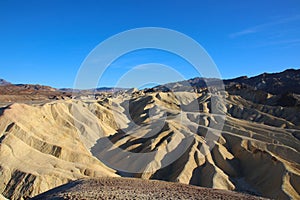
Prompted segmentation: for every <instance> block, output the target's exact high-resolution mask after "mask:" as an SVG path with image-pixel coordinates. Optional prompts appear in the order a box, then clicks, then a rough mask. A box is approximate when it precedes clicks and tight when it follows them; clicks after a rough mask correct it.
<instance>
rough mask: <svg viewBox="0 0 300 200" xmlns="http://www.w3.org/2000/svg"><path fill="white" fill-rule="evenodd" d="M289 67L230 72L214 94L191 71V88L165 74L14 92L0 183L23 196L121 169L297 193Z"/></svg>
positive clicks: (299, 139) (266, 193)
mask: <svg viewBox="0 0 300 200" xmlns="http://www.w3.org/2000/svg"><path fill="white" fill-rule="evenodd" d="M274 76H275V78H274ZM280 77H284V78H280ZM299 77H300V72H299V70H298V71H295V70H294V71H286V72H283V73H282V74H280V75H278V74H275V75H272V74H271V75H270V74H269V75H264V76H261V77H258V78H257V77H256V78H255V77H254V79H253V81H249V84H247V80H248V79H247V78H242V79H237V80H236V81H231V82H228V83H226V91H224V92H223V93H222V94H221V93H210V92H209V91H208V89H207V88H206V87H205V85H203V84H202V82H201V79H193V80H190V83H189V84H191V85H192V90H189V89H190V88H188V89H180V88H184V87H185V86H184V83H174V84H170V85H168V87H167V89H166V86H164V87H156V88H153V89H149V90H142V91H138V90H130V91H127V92H124V91H119V92H118V93H115V94H109V93H105V94H103V95H99V96H97V97H96V98H95V97H94V98H91V97H84V98H83V97H80V98H76V99H74V98H73V99H71V96H68V98H58V99H59V100H53V99H51V98H52V97H51V98H48V99H47V100H46V101H42V102H40V100H41V99H39V101H37V102H35V103H32V102H33V100H31V101H30V103H28V102H24V101H21V100H20V99H18V98H21V97H18V98H17V99H16V100H15V101H14V103H9V102H6V103H5V104H3V106H2V107H1V109H0V193H1V194H2V195H3V196H4V197H6V198H10V199H26V198H28V197H34V196H36V195H38V194H41V193H43V192H45V191H47V190H49V189H52V188H55V187H57V186H60V185H62V184H65V183H69V182H70V181H73V180H78V179H80V181H79V182H75V183H82V184H78V185H77V186H76V187H81V186H80V185H82V187H86V185H89V184H94V183H98V182H99V183H101V182H102V180H105V179H96V180H91V181H83V180H82V178H99V177H120V176H123V177H136V178H143V179H157V180H165V181H169V182H179V183H184V184H190V185H194V186H201V187H206V188H214V189H223V190H233V191H238V192H243V193H248V194H254V195H257V196H262V197H268V198H274V199H300V195H299V194H300V187H299V186H300V153H299V152H300V107H299V105H300V104H299V93H298V92H297V90H296V89H295V90H293V87H297V88H298V86H299V85H300V81H299ZM268 80H271V81H272V85H273V86H274V88H275V89H276V88H277V90H279V89H278V88H281V89H283V88H285V87H284V85H285V82H287V81H288V82H289V81H291V80H294V81H296V83H298V85H297V84H296V86H291V85H289V91H288V92H287V93H282V91H280V92H277V93H276V92H273V90H275V89H274V88H273V89H272V90H267V89H268V88H267V89H266V85H268ZM250 83H251V84H252V85H251V84H250ZM275 83H276V84H275ZM294 83H295V82H294ZM255 84H256V85H255ZM1 87H3V88H2V89H3V90H5V91H7V89H5V88H4V87H7V86H6V85H4V86H1ZM10 87H15V86H11V85H10ZM22 88H23V85H22ZM38 88H39V87H38ZM42 88H43V89H42V90H43V94H44V93H45V90H47V92H46V93H47V95H49V94H51V92H50V91H49V90H48V89H47V88H44V87H42ZM51 90H52V89H51ZM32 91H35V92H37V91H36V88H33V89H32V86H30V92H32ZM293 91H295V92H293ZM54 92H55V94H56V93H57V92H58V91H57V90H55V91H54ZM271 92H272V93H271ZM59 94H60V95H61V93H59ZM6 95H8V96H5V98H7V97H9V98H8V99H10V98H13V96H9V95H10V94H7V93H6ZM12 95H17V94H15V93H13V94H12ZM37 95H39V94H38V92H37ZM223 95H224V97H225V98H224V99H219V98H216V97H218V96H223ZM29 97H30V95H29V96H28V95H27V94H26V100H28V98H29ZM43 98H46V97H45V96H43ZM213 107H215V110H213V109H212V108H213ZM220 127H221V129H220ZM219 129H220V130H219ZM124 152H125V154H124ZM139 155H144V156H139ZM145 155H149V157H150V158H151V159H148V160H147V159H146V160H145V159H144V158H145ZM149 157H148V158H149ZM172 159H173V160H172ZM99 180H100V181H99ZM106 180H110V179H106ZM124 181H128V180H127V179H124ZM135 182H136V181H132V180H130V181H129V182H128V183H130V184H133V187H135V185H136V184H138V182H137V183H135ZM103 183H107V184H108V186H107V187H113V186H109V184H110V181H104V182H103ZM111 183H114V182H113V181H112V182H111ZM152 183H157V182H149V184H152ZM124 184H125V183H124ZM104 185H105V184H104ZM125 185H126V184H125ZM167 185H168V184H167ZM71 186H72V187H73V186H74V183H73V184H71ZM169 186H170V187H171V188H173V187H174V188H177V187H181V186H180V185H179V186H175V185H174V186H173V185H168V187H169ZM72 187H71V188H72ZM76 187H75V188H76ZM105 187H106V186H105ZM128 187H131V186H130V185H129V186H128ZM162 187H164V186H162ZM71 188H69V189H68V190H66V191H73V192H74V191H75V190H72V189H71ZM120 188H121V190H122V187H120ZM187 188H193V189H192V191H193V192H195V191H198V189H195V190H194V188H195V187H187ZM145 189H147V188H145ZM199 190H201V192H207V194H211V195H219V193H218V192H216V193H215V194H213V193H211V191H213V190H205V189H199ZM82 192H83V191H82ZM91 192H92V191H91ZM124 192H125V191H124ZM153 192H154V193H155V191H153ZM193 192H192V194H193ZM198 192H199V191H198ZM201 192H200V193H201ZM87 193H88V194H86V195H89V194H90V192H88V191H87ZM125 193H126V192H125ZM221 193H222V194H225V196H226V195H227V194H228V195H236V193H227V192H221ZM61 194H62V195H64V194H65V193H61ZM106 194H107V195H112V194H109V192H107V193H106ZM155 194H157V195H159V193H155ZM164 194H165V193H164ZM197 194H198V193H197ZM76 195H77V194H76ZM165 195H168V194H165ZM128 198H130V197H128ZM175 198H176V197H175ZM193 198H194V196H193ZM195 198H197V197H196V196H195ZM224 198H226V197H224ZM249 198H250V197H249ZM251 198H252V197H251ZM253 198H254V197H253ZM209 199H210V198H209Z"/></svg>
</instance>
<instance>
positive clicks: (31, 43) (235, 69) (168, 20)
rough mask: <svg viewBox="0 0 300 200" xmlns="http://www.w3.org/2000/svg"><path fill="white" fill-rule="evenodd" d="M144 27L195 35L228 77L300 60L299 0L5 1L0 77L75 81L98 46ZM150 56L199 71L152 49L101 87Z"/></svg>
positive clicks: (123, 61)
mask: <svg viewBox="0 0 300 200" xmlns="http://www.w3.org/2000/svg"><path fill="white" fill-rule="evenodd" d="M139 27H164V28H169V29H173V30H176V31H179V32H182V33H184V34H186V35H188V36H190V37H191V38H193V39H195V40H196V41H197V42H198V43H200V44H201V45H202V46H203V47H204V48H205V49H206V51H207V52H208V53H209V55H210V56H211V57H212V59H213V60H214V62H215V63H216V65H217V66H218V69H219V71H220V73H221V75H222V77H223V78H231V77H237V76H241V75H248V76H253V75H257V74H259V73H262V72H278V71H282V70H284V69H287V68H299V66H300V55H299V54H300V1H299V0H281V1H278V0H226V1H222V0H206V1H202V0H193V1H192V0H180V1H179V0H95V1H92V0H82V1H80V0H72V1H71V0H36V1H31V0H26V1H24V0H20V1H15V0H1V1H0V69H1V70H0V78H4V79H6V80H7V81H10V82H13V83H39V84H44V85H50V86H53V87H58V88H62V87H72V86H73V83H74V79H75V78H76V74H77V71H78V69H79V67H80V65H81V63H82V62H83V60H84V59H85V57H86V56H87V55H88V54H89V52H90V51H91V50H93V49H94V48H95V47H96V46H97V45H98V44H99V43H100V42H102V41H104V40H105V39H107V38H108V37H110V36H113V35H115V34H117V33H119V32H122V31H126V30H128V29H133V28H139ZM151 62H154V63H161V64H164V65H172V67H174V68H176V69H178V70H179V71H180V73H181V74H182V76H183V77H184V78H192V77H194V76H196V75H197V74H196V73H195V72H194V71H193V69H192V67H190V66H188V63H186V62H185V61H184V60H182V59H180V58H178V57H176V56H174V55H169V54H168V53H166V52H160V51H155V50H146V51H140V52H133V53H131V54H129V55H126V56H123V57H122V58H120V59H118V60H117V61H116V62H115V63H114V66H112V67H111V68H110V69H109V70H108V71H107V72H106V75H107V76H105V77H103V80H102V82H101V84H100V85H99V86H113V85H115V83H116V81H118V80H119V79H120V77H121V76H122V75H124V74H125V73H126V72H127V71H128V69H130V68H131V67H132V66H135V65H142V64H147V63H151ZM149 76H153V74H152V73H149ZM166 81H171V80H169V79H166ZM174 81H176V80H174ZM129 86H135V85H134V83H133V82H132V83H130V82H127V83H126V84H124V87H129Z"/></svg>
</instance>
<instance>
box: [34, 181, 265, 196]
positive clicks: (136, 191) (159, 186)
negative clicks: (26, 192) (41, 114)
mask: <svg viewBox="0 0 300 200" xmlns="http://www.w3.org/2000/svg"><path fill="white" fill-rule="evenodd" d="M44 199H49V200H51V199H53V200H54V199H55V200H59V199H74V200H75V199H86V200H94V199H119V200H123V199H128V200H131V199H140V200H146V199H148V200H149V199H170V200H175V199H190V200H196V199H199V200H205V199H209V200H217V199H218V200H220V199H230V200H263V199H265V198H261V197H255V196H250V195H247V194H241V193H237V192H231V191H226V190H216V189H209V188H201V187H195V186H191V185H185V184H179V183H171V182H165V181H153V180H151V181H147V180H142V179H132V178H130V179H129V178H98V179H82V180H76V181H73V182H71V183H68V184H66V185H63V186H60V187H57V188H55V189H52V190H50V191H48V192H46V193H43V194H40V195H38V196H36V197H34V198H32V200H44Z"/></svg>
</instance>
